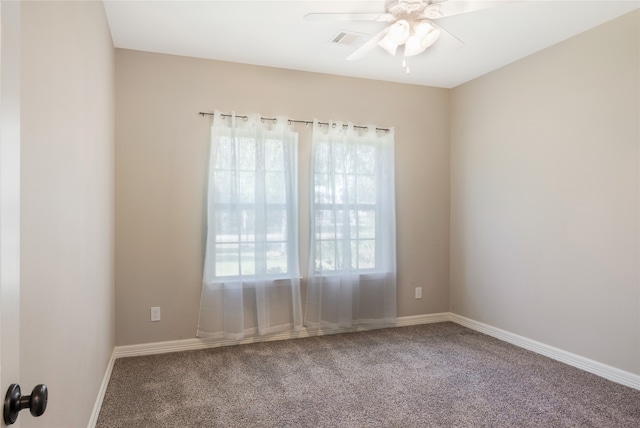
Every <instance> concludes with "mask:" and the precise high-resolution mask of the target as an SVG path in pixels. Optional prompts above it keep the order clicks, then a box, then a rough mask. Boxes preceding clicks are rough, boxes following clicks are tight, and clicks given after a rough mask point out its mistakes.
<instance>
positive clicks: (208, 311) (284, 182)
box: [197, 111, 302, 339]
mask: <svg viewBox="0 0 640 428" xmlns="http://www.w3.org/2000/svg"><path fill="white" fill-rule="evenodd" d="M297 144H298V134H297V133H295V132H293V130H292V129H291V127H290V125H289V124H288V119H287V118H284V117H278V118H277V119H276V120H275V121H272V120H262V119H261V118H260V116H258V115H253V116H249V117H247V118H245V119H243V118H239V117H235V115H232V117H230V118H228V117H223V115H222V114H221V113H220V112H218V111H216V112H215V114H214V118H213V126H212V128H211V149H210V150H211V151H210V161H209V183H208V207H207V242H206V254H205V261H204V274H203V284H202V297H201V304H200V319H199V323H198V332H197V336H198V337H213V338H217V337H224V338H228V339H240V338H243V337H244V336H245V335H249V334H255V333H258V334H261V335H262V334H269V333H274V332H278V331H283V330H289V329H294V330H297V329H300V328H301V327H302V308H301V301H300V279H299V278H300V272H299V264H298V219H297V208H298V202H297V201H298V199H297V159H298V155H297Z"/></svg>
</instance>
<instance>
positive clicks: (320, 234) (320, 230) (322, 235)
mask: <svg viewBox="0 0 640 428" xmlns="http://www.w3.org/2000/svg"><path fill="white" fill-rule="evenodd" d="M315 221H316V224H315V226H316V236H315V238H316V239H335V237H336V234H335V228H336V226H335V221H334V213H333V211H332V210H316V213H315Z"/></svg>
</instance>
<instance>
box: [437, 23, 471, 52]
mask: <svg viewBox="0 0 640 428" xmlns="http://www.w3.org/2000/svg"><path fill="white" fill-rule="evenodd" d="M431 25H433V26H434V27H436V28H437V29H439V30H440V37H439V38H438V41H437V42H435V43H434V44H433V46H432V48H433V49H435V50H439V51H441V52H450V51H455V50H457V49H460V48H462V47H463V46H464V42H463V41H462V40H460V39H459V38H457V37H456V36H454V35H453V34H451V33H450V32H448V31H447V30H445V29H444V28H442V27H441V26H439V25H438V24H436V23H435V22H431Z"/></svg>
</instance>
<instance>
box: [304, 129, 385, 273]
mask: <svg viewBox="0 0 640 428" xmlns="http://www.w3.org/2000/svg"><path fill="white" fill-rule="evenodd" d="M372 132H375V131H372ZM374 137H375V136H374ZM380 141H382V142H384V141H386V139H384V138H382V139H379V138H371V137H369V136H366V135H364V136H363V135H360V134H359V133H358V132H356V131H355V130H354V129H353V128H349V129H347V130H344V131H342V132H338V133H335V134H323V133H321V132H319V131H318V133H317V134H314V143H313V148H312V157H313V158H312V164H313V167H312V168H313V171H312V193H313V204H312V216H313V217H312V223H313V224H312V229H313V234H314V236H313V241H314V248H313V249H312V252H313V253H314V258H313V260H314V266H313V269H314V271H315V272H316V273H318V272H331V271H344V270H349V269H354V270H361V271H366V270H376V269H384V268H385V267H384V264H385V263H384V260H383V255H382V254H381V253H382V252H384V246H385V245H388V244H387V243H383V242H381V239H383V237H384V236H387V234H385V233H384V232H383V230H382V229H383V228H385V227H390V224H386V225H385V224H384V223H383V222H384V221H387V222H388V221H390V216H389V214H390V208H389V207H386V208H385V205H389V204H391V207H393V199H392V198H391V196H392V195H393V189H389V186H393V181H392V177H390V176H389V171H390V170H391V171H392V169H390V166H389V162H390V161H391V162H393V157H392V156H391V157H389V156H388V148H387V147H385V145H384V144H381V142H380ZM385 217H386V218H385Z"/></svg>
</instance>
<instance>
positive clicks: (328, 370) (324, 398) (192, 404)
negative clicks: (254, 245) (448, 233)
mask: <svg viewBox="0 0 640 428" xmlns="http://www.w3.org/2000/svg"><path fill="white" fill-rule="evenodd" d="M483 426H484V427H607V428H609V427H610V428H621V427H634V428H636V427H640V391H638V390H634V389H632V388H628V387H625V386H622V385H619V384H616V383H613V382H611V381H608V380H605V379H603V378H600V377H598V376H596V375H593V374H590V373H587V372H584V371H581V370H579V369H576V368H574V367H571V366H568V365H566V364H563V363H560V362H557V361H554V360H551V359H549V358H547V357H544V356H541V355H537V354H535V353H533V352H530V351H527V350H524V349H521V348H518V347H515V346H513V345H511V344H508V343H505V342H502V341H499V340H497V339H494V338H492V337H490V336H486V335H483V334H481V333H477V332H475V331H473V330H469V329H467V328H465V327H461V326H459V325H457V324H453V323H439V324H427V325H419V326H412V327H401V328H389V329H383V330H373V331H368V332H362V333H348V334H340V335H333V336H321V337H311V338H305V339H294V340H287V341H279V342H263V343H255V344H251V345H241V346H232V347H223V348H213V349H207V350H199V351H188V352H180V353H171V354H164V355H152V356H145V357H132V358H123V359H118V360H117V361H116V364H115V367H114V370H113V373H112V375H111V381H110V383H109V386H108V389H107V392H106V396H105V399H104V402H103V405H102V410H101V413H100V417H99V419H98V423H97V427H98V428H108V427H127V428H132V427H314V428H315V427H402V428H405V427H483Z"/></svg>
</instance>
